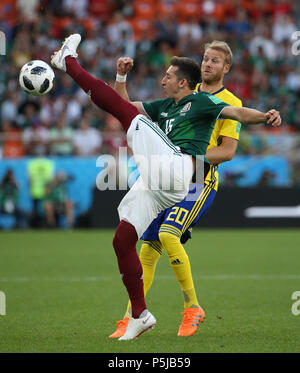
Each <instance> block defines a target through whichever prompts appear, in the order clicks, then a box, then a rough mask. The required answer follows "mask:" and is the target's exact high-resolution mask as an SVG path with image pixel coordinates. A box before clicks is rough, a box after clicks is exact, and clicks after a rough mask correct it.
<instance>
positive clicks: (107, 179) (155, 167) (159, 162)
mask: <svg viewBox="0 0 300 373" xmlns="http://www.w3.org/2000/svg"><path fill="white" fill-rule="evenodd" d="M96 166H97V167H99V168H100V169H101V170H100V172H99V173H98V175H97V178H96V185H97V188H98V189H99V190H101V191H104V190H127V189H129V188H131V187H132V186H133V184H134V183H135V181H136V180H137V178H138V177H139V176H141V177H142V181H143V183H142V185H141V188H143V187H144V190H152V191H158V190H161V191H181V190H183V189H184V186H186V181H187V180H189V178H190V177H191V167H192V165H191V159H189V157H186V156H185V155H183V154H180V153H179V154H178V155H176V154H175V156H174V157H170V156H169V155H165V154H162V155H151V156H145V155H143V154H135V155H134V156H129V155H128V149H127V148H126V147H120V148H119V153H118V155H117V156H112V155H109V154H103V155H100V156H99V157H98V159H97V162H96ZM195 167H196V169H195V173H194V175H193V180H192V182H193V184H194V185H195V186H194V190H193V193H191V192H190V193H189V195H188V198H189V200H190V201H193V200H197V198H198V197H199V193H201V191H202V190H203V184H204V156H201V155H199V156H196V157H195ZM199 188H200V190H199ZM139 190H141V189H139Z"/></svg>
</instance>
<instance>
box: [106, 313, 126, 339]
mask: <svg viewBox="0 0 300 373" xmlns="http://www.w3.org/2000/svg"><path fill="white" fill-rule="evenodd" d="M128 322H129V317H124V319H122V320H119V321H117V322H116V324H117V329H116V330H115V332H114V333H112V334H111V335H110V336H109V338H119V337H122V336H123V335H124V334H125V332H126V329H127V325H128Z"/></svg>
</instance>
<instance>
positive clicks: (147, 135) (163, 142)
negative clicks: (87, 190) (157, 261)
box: [118, 115, 193, 238]
mask: <svg viewBox="0 0 300 373" xmlns="http://www.w3.org/2000/svg"><path fill="white" fill-rule="evenodd" d="M127 141H128V145H129V147H130V148H131V149H132V151H133V156H134V159H135V161H136V164H137V166H138V170H139V173H140V177H139V178H138V179H137V181H136V182H135V183H134V185H133V186H132V188H131V189H130V190H129V192H128V193H127V194H126V195H125V197H124V198H123V199H122V201H121V203H120V205H119V207H118V213H119V218H120V220H126V221H128V222H129V223H131V224H132V225H133V226H134V227H135V229H136V232H137V234H138V237H139V238H140V237H141V236H142V235H143V233H144V232H145V230H146V229H147V228H148V226H149V225H150V224H151V222H152V221H153V220H154V219H155V218H156V217H157V215H158V214H159V213H160V212H161V211H163V210H165V209H166V208H169V207H171V206H173V205H174V204H175V203H177V202H180V201H182V200H183V199H184V198H185V196H186V195H187V194H188V191H189V184H190V182H191V180H192V176H193V161H192V156H190V155H188V154H183V153H181V151H180V149H179V148H178V147H176V146H175V145H174V144H173V143H172V142H171V141H170V140H169V139H168V137H167V136H166V134H165V133H164V132H163V131H162V130H161V129H160V128H159V127H158V126H156V125H155V124H154V123H153V122H151V121H150V120H149V119H148V118H147V117H145V116H144V115H137V116H136V117H135V118H134V119H133V121H132V123H131V125H130V127H129V129H128V132H127Z"/></svg>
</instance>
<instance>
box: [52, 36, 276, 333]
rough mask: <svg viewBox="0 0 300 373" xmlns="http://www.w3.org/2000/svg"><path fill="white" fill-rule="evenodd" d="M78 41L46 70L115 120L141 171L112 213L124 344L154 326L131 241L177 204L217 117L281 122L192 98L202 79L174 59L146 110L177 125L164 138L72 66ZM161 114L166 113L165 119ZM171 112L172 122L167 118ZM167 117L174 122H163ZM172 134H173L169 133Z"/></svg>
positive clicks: (139, 108) (135, 108)
mask: <svg viewBox="0 0 300 373" xmlns="http://www.w3.org/2000/svg"><path fill="white" fill-rule="evenodd" d="M80 40H81V36H80V35H79V34H73V35H70V36H69V37H68V38H67V39H66V40H65V41H64V43H63V44H62V47H61V48H60V49H59V50H58V51H57V52H56V53H54V55H53V56H52V57H51V64H52V65H53V66H54V67H56V68H58V69H60V70H62V71H65V72H66V73H67V74H68V75H69V76H71V77H72V78H73V79H74V81H76V82H77V83H78V84H79V86H80V87H81V88H82V89H83V90H84V91H85V92H86V93H87V94H89V96H90V97H91V100H92V101H93V102H94V103H95V104H96V105H97V106H98V107H100V108H101V109H103V110H105V111H107V112H108V113H110V114H112V115H113V116H115V117H116V118H117V119H118V120H119V121H120V122H121V124H122V126H123V128H124V130H125V132H126V133H127V141H128V145H129V147H130V148H131V149H132V151H133V154H134V156H135V157H136V159H137V166H138V170H139V172H140V177H139V178H138V179H137V181H136V182H135V184H134V185H133V187H132V188H131V189H130V190H129V192H128V193H127V194H126V196H125V197H124V198H123V200H122V201H121V204H120V206H119V208H118V212H119V217H120V220H121V222H120V224H119V226H118V228H117V230H116V233H115V237H114V240H113V246H114V249H115V253H116V256H117V260H118V265H119V270H120V274H121V276H122V280H123V283H124V285H125V287H126V289H127V291H128V295H129V298H130V301H131V305H132V318H130V320H129V323H128V326H127V330H126V333H125V334H124V335H123V336H122V337H120V338H119V339H120V340H130V339H134V338H136V337H138V336H139V335H141V334H142V333H144V332H145V331H146V330H148V329H151V328H153V327H154V326H155V324H156V319H155V317H154V316H153V315H152V314H151V313H150V312H149V311H148V309H147V307H146V303H145V297H144V289H143V280H142V266H141V262H140V260H139V257H138V255H137V252H136V243H137V241H138V239H139V238H140V237H141V235H142V234H143V232H144V231H145V230H146V228H147V227H148V226H149V224H150V223H151V222H152V220H153V219H154V218H155V217H156V216H157V215H158V214H159V213H160V212H161V211H163V210H165V209H166V208H168V207H171V206H173V205H174V204H175V203H177V202H180V201H181V200H182V199H183V198H184V197H185V196H186V195H187V194H188V191H189V185H190V182H191V180H192V177H193V173H194V171H195V159H194V156H195V155H198V154H200V155H204V154H205V152H206V148H207V145H208V142H209V139H210V135H211V132H212V130H213V126H214V123H215V121H216V119H217V118H218V117H219V116H220V114H221V115H222V117H223V118H231V119H235V120H238V121H240V122H242V123H245V124H255V123H261V122H264V123H265V122H267V123H271V124H272V125H274V126H279V125H280V123H281V118H280V115H279V113H278V112H277V111H276V110H270V111H269V112H267V113H262V112H260V111H257V110H254V109H248V108H236V107H231V106H228V105H227V104H225V103H224V102H223V101H221V100H218V99H217V100H216V98H215V97H214V96H211V95H209V94H206V93H199V94H194V92H193V91H194V89H195V86H196V84H197V82H198V81H199V80H200V67H199V66H198V64H197V63H195V62H194V61H192V60H190V59H186V58H175V59H173V60H172V65H171V66H170V67H169V69H168V70H167V72H166V76H165V77H164V78H163V81H162V85H163V87H164V90H165V92H166V95H167V96H168V98H167V99H166V100H161V101H160V102H159V103H157V104H154V105H153V107H152V115H153V116H155V118H157V120H158V123H159V125H161V126H165V127H164V128H166V126H168V125H171V124H172V128H173V126H175V125H176V127H177V129H176V134H175V135H172V136H171V133H169V134H168V135H169V138H168V137H167V136H166V134H165V133H164V132H163V131H162V130H161V129H160V128H159V127H158V126H156V125H155V124H154V123H153V122H152V121H151V120H149V118H148V116H147V115H146V112H145V109H144V107H143V105H142V103H135V104H131V103H130V102H127V101H126V100H124V99H123V98H122V97H121V96H120V95H119V94H118V93H117V92H115V91H114V89H113V88H111V87H109V86H108V85H107V84H106V83H105V82H103V81H102V80H100V79H95V78H94V77H92V76H91V75H90V74H88V73H87V72H86V71H85V70H84V69H83V68H82V67H81V66H80V65H79V64H78V62H77V60H76V58H77V56H78V55H77V52H76V50H77V47H78V45H79V43H80ZM148 109H150V106H149V107H148ZM203 109H204V110H203ZM150 110H151V109H150ZM166 110H167V111H166ZM163 113H167V117H166V116H165V115H164V114H163ZM170 113H172V117H170V116H169V114H170ZM191 113H192V115H191ZM204 118H205V120H204ZM171 119H173V121H172V122H170V121H169V120H171ZM167 120H168V121H169V122H168V123H167ZM204 128H206V129H204ZM174 130H175V128H173V131H172V132H174ZM199 135H201V136H202V137H201V139H199V138H198V137H196V136H199ZM171 138H172V141H170V139H171ZM137 156H139V157H137ZM153 156H155V159H156V161H157V162H156V163H155V164H153V162H151V158H152V157H153ZM206 163H208V162H206ZM150 166H151V167H154V169H155V171H158V172H156V173H155V174H156V175H158V176H157V177H158V180H157V185H158V186H159V187H158V189H156V188H155V189H153V188H151V186H150V185H149V167H150ZM166 174H167V175H169V176H170V178H171V176H172V185H171V184H169V185H168V187H167V188H164V187H163V185H162V184H161V181H162V180H161V178H160V176H159V175H164V176H165V175H166ZM150 181H151V182H152V180H150ZM175 184H176V187H175Z"/></svg>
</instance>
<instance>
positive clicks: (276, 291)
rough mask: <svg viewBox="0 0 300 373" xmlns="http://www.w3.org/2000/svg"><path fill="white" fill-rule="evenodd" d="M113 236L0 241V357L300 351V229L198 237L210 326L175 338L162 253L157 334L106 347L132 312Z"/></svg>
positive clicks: (191, 249)
mask: <svg viewBox="0 0 300 373" xmlns="http://www.w3.org/2000/svg"><path fill="white" fill-rule="evenodd" d="M113 234H114V231H113V230H91V231H74V232H63V231H40V232H33V231H27V232H8V233H0V291H2V292H4V293H5V296H6V315H1V316H0V336H1V337H0V352H55V353H59V352H98V353H101V352H111V353H118V352H126V353H130V352H134V353H136V352H143V353H147V352H153V353H173V352H176V353H201V352H215V353H218V352H246V353H247V352H282V353H285V352H300V315H298V316H296V315H293V313H292V304H293V302H295V300H292V298H291V297H292V294H293V293H294V292H295V291H300V264H299V263H300V244H299V243H300V231H299V230H293V229H290V230H289V229H276V230H275V229H274V230H272V229H270V230H250V229H249V230H215V229H211V230H195V231H194V232H193V239H192V240H191V241H189V242H188V243H187V244H186V249H187V252H188V254H189V257H190V261H191V265H192V270H193V276H194V282H195V286H196V289H197V294H198V299H199V302H200V304H201V305H202V307H203V308H204V309H205V311H206V319H205V321H204V323H203V324H201V325H200V327H199V328H198V331H197V333H196V334H195V335H193V336H192V337H187V338H185V337H177V330H178V327H179V324H180V322H181V318H182V315H181V311H182V310H183V297H182V294H181V291H180V288H179V285H178V283H177V281H176V279H175V276H174V275H173V272H172V270H171V268H170V267H169V262H168V258H167V256H166V254H165V253H164V255H163V256H162V258H161V260H160V262H159V264H158V266H157V272H156V279H155V281H154V284H153V287H152V289H151V290H150V292H149V294H148V296H147V305H148V308H149V309H150V310H151V312H152V313H153V314H154V315H155V316H156V318H157V325H156V328H155V329H153V330H152V331H151V332H149V333H145V334H144V335H143V336H141V337H140V338H139V339H137V340H134V341H122V342H121V341H118V340H115V339H114V340H112V339H109V338H108V335H109V334H111V333H112V332H113V331H114V329H115V322H116V321H117V320H119V319H120V318H122V316H123V313H124V311H125V307H126V304H127V294H126V290H125V288H124V286H123V284H122V282H121V279H120V275H119V272H118V268H117V263H116V258H115V254H114V251H113V249H112V245H111V241H112V238H113ZM299 309H300V306H299Z"/></svg>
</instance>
